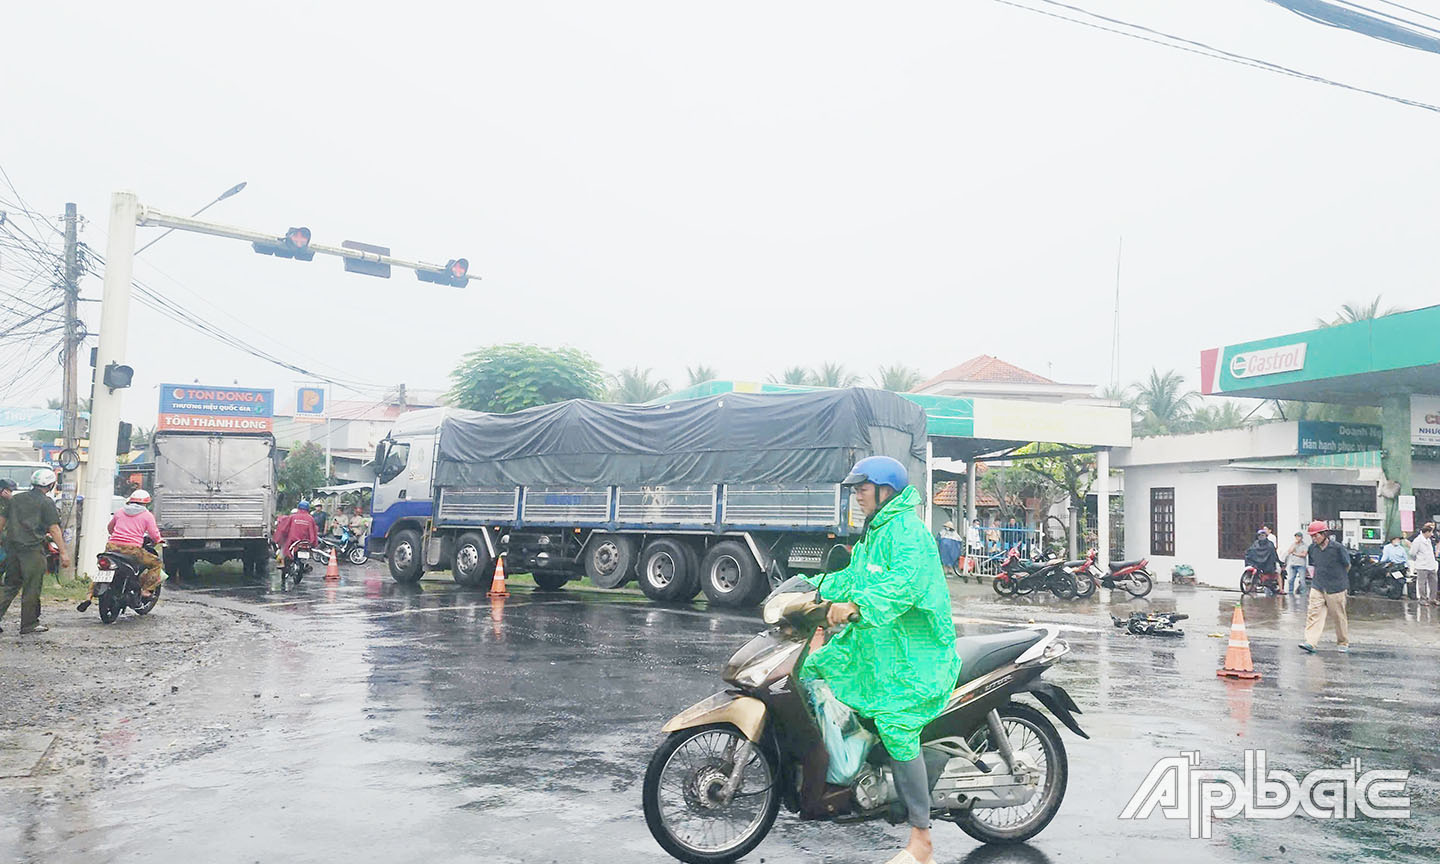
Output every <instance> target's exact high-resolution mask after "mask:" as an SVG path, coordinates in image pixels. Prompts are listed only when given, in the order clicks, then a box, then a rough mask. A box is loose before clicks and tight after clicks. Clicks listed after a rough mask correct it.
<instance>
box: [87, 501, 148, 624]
mask: <svg viewBox="0 0 1440 864" xmlns="http://www.w3.org/2000/svg"><path fill="white" fill-rule="evenodd" d="M149 508H150V493H149V492H146V491H145V490H144V489H136V490H135V491H134V492H131V493H130V497H129V498H128V499H126V501H125V506H123V507H121V508H120V509H119V510H116V511H115V513H114V515H112V516H111V517H110V525H109V526H108V527H107V528H106V530H107V531H109V532H110V539H109V540H107V541H106V542H105V551H106V552H114V553H116V554H117V555H124V556H125V557H126V558H132V559H134V560H136V561H139V562H140V563H141V564H142V565H144V567H145V572H144V573H143V574H142V575H141V576H140V596H141V597H142V598H144V599H146V600H149V599H150V598H151V597H152V596H154V594H155V589H156V588H158V587H159V586H160V581H161V580H162V579H164V578H165V571H164V570H163V569H162V567H161V564H160V558H159V557H158V556H156V555H155V554H154V553H153V552H151V551H150V550H149V549H146V548H145V545H144V544H145V538H147V537H148V538H150V539H151V540H153V541H155V544H156V545H157V546H158V545H159V544H161V543H164V542H165V540H164V538H162V537H161V536H160V526H159V525H157V524H155V514H154V513H151V512H150V509H149ZM94 599H95V586H94V585H93V584H92V585H91V586H90V596H89V597H87V598H85V599H84V600H82V601H80V604H79V605H78V606H76V607H75V609H76V610H77V611H80V612H84V611H85V610H86V609H89V608H90V601H92V600H94Z"/></svg>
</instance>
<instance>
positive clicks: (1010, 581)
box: [990, 573, 1015, 597]
mask: <svg viewBox="0 0 1440 864" xmlns="http://www.w3.org/2000/svg"><path fill="white" fill-rule="evenodd" d="M990 587H991V588H994V589H995V593H996V594H999V595H1000V596H1001V597H1009V596H1010V595H1011V594H1014V593H1015V580H1014V578H1013V577H1011V576H1009V575H1007V574H1005V573H999V574H997V575H996V576H995V578H994V579H991V580H990Z"/></svg>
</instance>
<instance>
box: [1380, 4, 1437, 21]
mask: <svg viewBox="0 0 1440 864" xmlns="http://www.w3.org/2000/svg"><path fill="white" fill-rule="evenodd" d="M1375 2H1377V3H1384V4H1385V5H1386V6H1394V7H1395V8H1396V9H1404V10H1405V11H1406V12H1414V13H1415V14H1416V15H1419V16H1420V17H1422V18H1429V19H1430V20H1432V21H1440V15H1432V14H1430V13H1429V12H1425V11H1423V10H1420V9H1412V8H1411V7H1409V6H1406V5H1405V4H1403V3H1395V2H1393V0H1375Z"/></svg>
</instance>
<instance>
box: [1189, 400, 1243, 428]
mask: <svg viewBox="0 0 1440 864" xmlns="http://www.w3.org/2000/svg"><path fill="white" fill-rule="evenodd" d="M1248 413H1249V412H1248V411H1245V410H1244V409H1242V408H1241V407H1240V405H1238V404H1237V403H1235V402H1232V401H1230V400H1228V399H1226V400H1224V401H1222V402H1218V403H1207V404H1204V405H1201V406H1200V407H1199V408H1196V409H1195V411H1194V413H1192V414H1191V415H1190V422H1189V428H1190V431H1192V432H1218V431H1220V430H1222V429H1239V428H1241V427H1243V426H1248V425H1251V421H1250V420H1248V419H1247V414H1248Z"/></svg>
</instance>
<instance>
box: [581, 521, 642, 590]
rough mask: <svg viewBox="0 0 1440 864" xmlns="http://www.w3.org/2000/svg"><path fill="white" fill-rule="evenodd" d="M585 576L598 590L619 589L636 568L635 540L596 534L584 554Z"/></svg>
mask: <svg viewBox="0 0 1440 864" xmlns="http://www.w3.org/2000/svg"><path fill="white" fill-rule="evenodd" d="M584 559H585V561H584V564H585V575H586V577H588V578H589V579H590V581H591V583H593V584H594V585H595V587H597V588H619V587H620V586H621V585H624V584H625V583H626V581H628V580H629V579H630V571H631V570H632V569H634V567H635V540H634V539H633V538H630V537H624V536H621V535H619V534H596V535H595V536H594V537H591V538H590V542H589V543H587V544H586V546H585V553H584Z"/></svg>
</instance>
